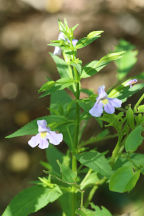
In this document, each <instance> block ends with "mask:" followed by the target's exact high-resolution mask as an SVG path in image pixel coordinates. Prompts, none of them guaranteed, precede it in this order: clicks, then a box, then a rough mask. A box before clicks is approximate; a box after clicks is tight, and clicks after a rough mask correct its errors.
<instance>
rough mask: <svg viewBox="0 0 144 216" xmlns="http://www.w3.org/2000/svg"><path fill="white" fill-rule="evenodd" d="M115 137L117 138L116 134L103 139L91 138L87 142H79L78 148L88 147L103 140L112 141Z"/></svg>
mask: <svg viewBox="0 0 144 216" xmlns="http://www.w3.org/2000/svg"><path fill="white" fill-rule="evenodd" d="M117 136H118V134H114V135H108V136H105V137H102V138H99V137H92V138H91V139H89V140H87V141H85V142H81V143H80V147H83V146H86V145H89V144H92V143H95V142H100V141H104V140H109V139H113V138H115V137H117Z"/></svg>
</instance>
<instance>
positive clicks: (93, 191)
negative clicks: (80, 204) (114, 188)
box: [85, 177, 107, 208]
mask: <svg viewBox="0 0 144 216" xmlns="http://www.w3.org/2000/svg"><path fill="white" fill-rule="evenodd" d="M106 179H107V178H106V177H104V178H103V179H101V180H100V181H99V182H98V183H97V184H96V185H94V186H93V187H92V189H91V191H90V193H89V195H88V198H87V201H86V203H85V207H86V208H87V207H88V205H89V203H90V202H91V200H92V199H93V196H94V194H95V192H96V190H97V189H98V188H99V186H100V185H102V184H104V183H105V181H106Z"/></svg>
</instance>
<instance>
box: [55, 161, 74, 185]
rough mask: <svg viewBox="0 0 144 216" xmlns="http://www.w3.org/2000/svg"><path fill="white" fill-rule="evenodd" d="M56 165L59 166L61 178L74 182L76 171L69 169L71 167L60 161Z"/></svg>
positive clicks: (67, 181)
mask: <svg viewBox="0 0 144 216" xmlns="http://www.w3.org/2000/svg"><path fill="white" fill-rule="evenodd" d="M58 165H59V167H60V171H61V175H62V180H63V181H64V182H66V183H69V184H71V183H76V177H77V175H76V173H75V172H74V171H72V170H71V168H70V167H69V166H68V165H65V164H64V163H62V164H61V163H60V162H59V161H58Z"/></svg>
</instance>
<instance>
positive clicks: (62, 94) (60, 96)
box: [50, 90, 76, 148]
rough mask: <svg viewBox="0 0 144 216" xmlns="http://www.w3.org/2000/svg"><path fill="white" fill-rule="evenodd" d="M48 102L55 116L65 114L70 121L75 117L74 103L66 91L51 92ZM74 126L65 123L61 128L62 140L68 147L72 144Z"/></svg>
mask: <svg viewBox="0 0 144 216" xmlns="http://www.w3.org/2000/svg"><path fill="white" fill-rule="evenodd" d="M50 104H51V105H50V112H51V114H56V115H57V116H61V115H64V116H67V118H68V119H70V120H71V121H73V120H74V119H75V110H76V109H75V104H73V101H72V99H71V97H70V96H69V95H68V93H67V92H66V91H64V90H62V91H57V92H55V93H54V94H51V103H50ZM67 121H68V120H67ZM74 128H75V125H74V124H71V125H67V127H64V128H61V132H62V133H63V137H64V141H65V142H66V144H67V145H68V146H69V147H70V148H72V145H73V137H74V133H75V130H74Z"/></svg>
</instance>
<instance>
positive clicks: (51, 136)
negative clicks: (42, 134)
mask: <svg viewBox="0 0 144 216" xmlns="http://www.w3.org/2000/svg"><path fill="white" fill-rule="evenodd" d="M46 138H47V139H48V140H49V142H50V143H52V144H53V145H58V144H60V142H62V140H63V135H62V134H61V133H56V132H55V131H49V132H48V133H47V136H46Z"/></svg>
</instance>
